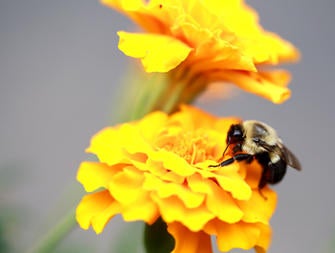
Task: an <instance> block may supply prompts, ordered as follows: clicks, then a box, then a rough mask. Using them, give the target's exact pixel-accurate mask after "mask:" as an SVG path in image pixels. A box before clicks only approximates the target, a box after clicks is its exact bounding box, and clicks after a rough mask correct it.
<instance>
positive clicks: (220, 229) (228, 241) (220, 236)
mask: <svg viewBox="0 0 335 253" xmlns="http://www.w3.org/2000/svg"><path fill="white" fill-rule="evenodd" d="M261 227H262V224H257V223H254V224H250V223H244V222H238V223H234V224H227V223H225V222H222V221H219V220H212V221H211V222H209V223H208V224H207V225H206V227H205V232H207V233H209V234H215V235H216V237H217V240H216V241H217V245H218V248H219V250H220V251H223V252H227V251H230V250H231V249H233V248H241V249H245V250H247V249H251V248H253V247H254V246H255V245H257V243H258V241H259V239H260V235H261Z"/></svg>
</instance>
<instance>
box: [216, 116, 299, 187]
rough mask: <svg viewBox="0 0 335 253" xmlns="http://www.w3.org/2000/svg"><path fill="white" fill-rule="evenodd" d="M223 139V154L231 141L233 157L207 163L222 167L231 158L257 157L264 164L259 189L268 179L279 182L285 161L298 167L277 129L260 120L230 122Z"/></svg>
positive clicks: (247, 158) (231, 161)
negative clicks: (224, 146) (224, 141)
mask: <svg viewBox="0 0 335 253" xmlns="http://www.w3.org/2000/svg"><path fill="white" fill-rule="evenodd" d="M226 143H227V146H226V149H225V150H224V152H223V156H224V154H225V153H226V151H227V149H228V147H229V146H231V145H232V146H233V147H232V149H231V150H232V155H233V157H231V158H229V159H227V160H224V161H222V162H221V163H219V164H216V165H210V167H223V166H226V165H229V164H231V163H233V162H234V161H238V162H240V161H246V162H247V163H251V162H252V161H253V160H254V159H256V160H257V161H258V163H259V164H260V165H261V166H262V168H263V170H262V175H261V178H260V181H259V184H258V189H259V191H260V190H261V189H262V188H263V187H264V186H265V185H266V184H267V183H269V184H276V183H279V182H280V181H281V180H282V179H283V177H284V175H285V173H286V168H287V165H289V166H290V167H292V168H294V169H296V170H299V171H300V170H301V165H300V162H299V160H298V158H297V157H296V156H295V155H294V154H293V153H292V152H291V151H290V150H289V149H288V148H287V147H286V146H285V145H284V144H283V143H282V141H281V139H280V138H279V137H278V135H277V133H276V131H275V130H274V129H273V128H272V127H270V126H269V125H267V124H265V123H263V122H259V121H255V120H247V121H243V122H242V123H240V124H234V125H231V127H230V129H229V131H228V133H227V139H226ZM260 193H261V192H260Z"/></svg>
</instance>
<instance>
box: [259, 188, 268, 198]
mask: <svg viewBox="0 0 335 253" xmlns="http://www.w3.org/2000/svg"><path fill="white" fill-rule="evenodd" d="M258 193H259V195H261V196H262V198H263V199H264V200H265V201H266V200H268V197H267V196H265V195H264V194H263V192H262V188H259V187H258Z"/></svg>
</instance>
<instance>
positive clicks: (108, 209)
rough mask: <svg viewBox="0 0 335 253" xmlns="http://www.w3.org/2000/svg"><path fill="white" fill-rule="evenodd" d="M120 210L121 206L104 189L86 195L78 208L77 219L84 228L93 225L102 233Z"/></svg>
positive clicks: (97, 231) (96, 230)
mask: <svg viewBox="0 0 335 253" xmlns="http://www.w3.org/2000/svg"><path fill="white" fill-rule="evenodd" d="M118 212H120V206H119V205H118V204H117V202H115V201H114V199H113V198H112V197H111V196H110V194H109V192H108V191H106V190H104V191H100V192H96V193H92V194H89V195H86V196H85V197H83V198H82V200H81V201H80V203H79V205H78V207H77V210H76V219H77V221H78V223H79V225H80V227H81V228H83V229H88V228H89V226H90V225H92V226H93V228H94V230H95V232H96V233H101V232H102V230H103V228H104V227H105V225H106V224H107V222H108V221H109V220H110V219H111V218H112V217H113V216H114V215H115V214H117V213H118Z"/></svg>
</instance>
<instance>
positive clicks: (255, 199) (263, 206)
mask: <svg viewBox="0 0 335 253" xmlns="http://www.w3.org/2000/svg"><path fill="white" fill-rule="evenodd" d="M261 191H262V194H263V195H264V196H265V197H266V199H264V197H263V196H261V194H260V193H259V191H258V190H254V191H253V194H252V196H251V198H250V200H247V201H238V206H239V207H240V208H241V209H242V211H243V213H244V215H243V218H242V220H243V221H245V222H249V223H256V222H261V223H263V224H268V223H269V220H270V218H271V216H272V215H273V213H274V211H275V208H276V204H277V195H276V193H275V192H274V191H272V190H271V189H270V188H269V187H265V188H263V189H262V190H261Z"/></svg>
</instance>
